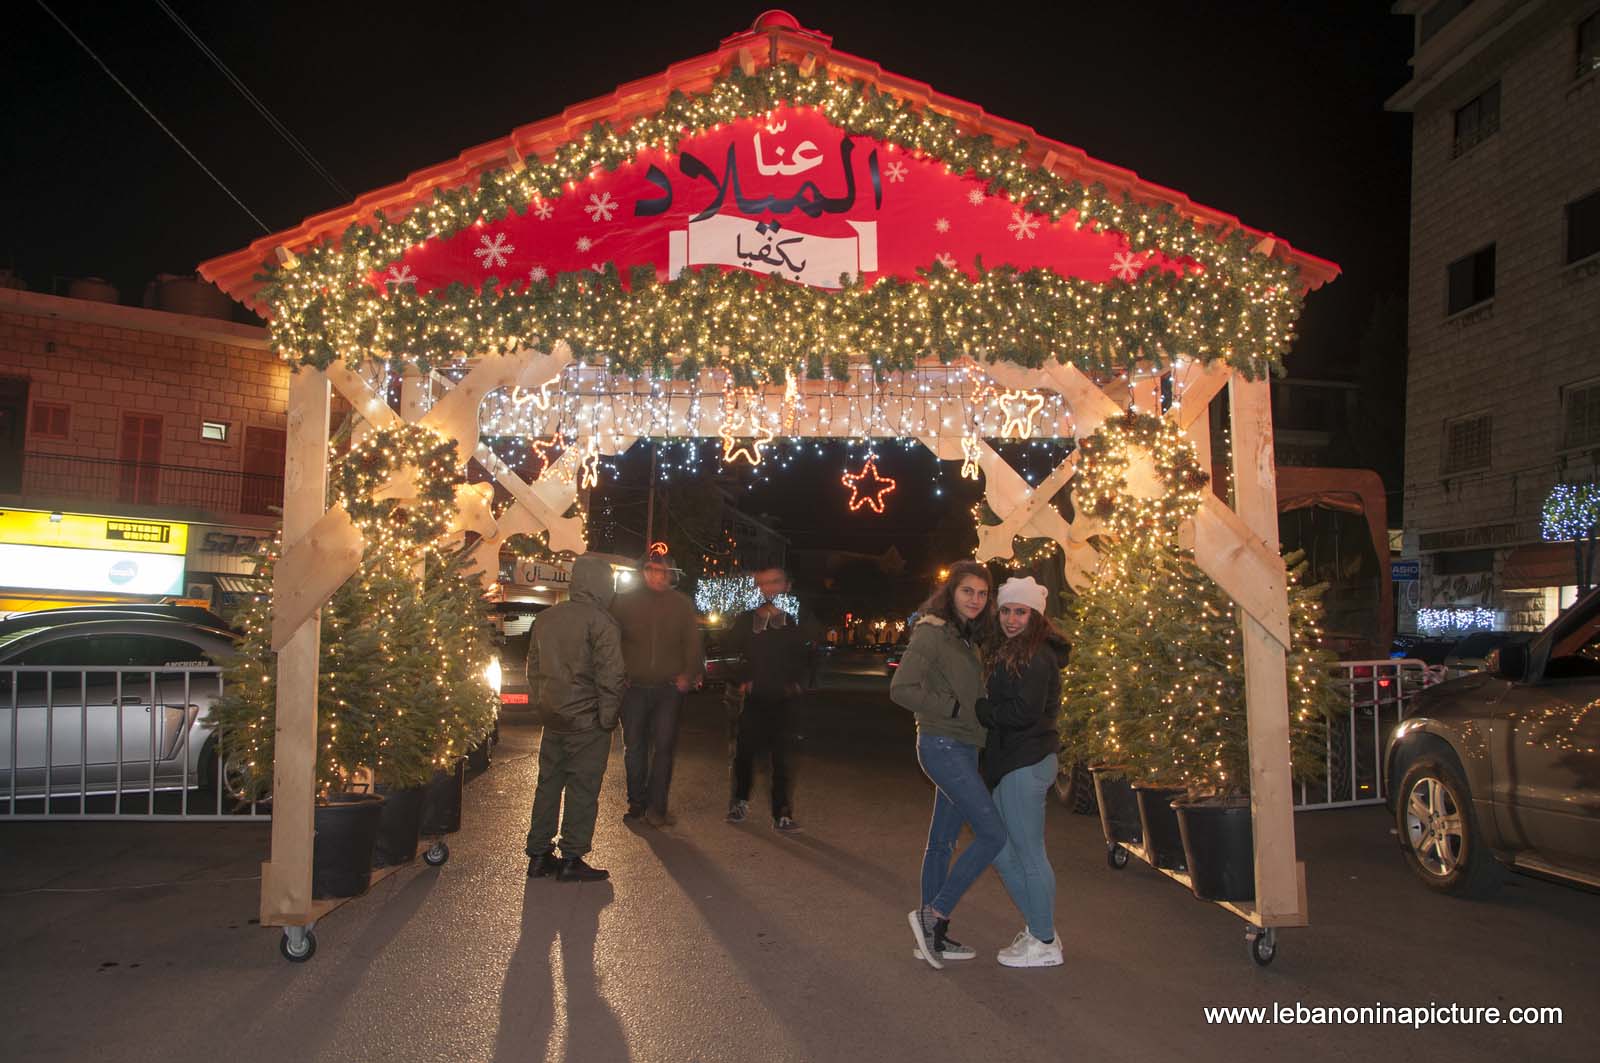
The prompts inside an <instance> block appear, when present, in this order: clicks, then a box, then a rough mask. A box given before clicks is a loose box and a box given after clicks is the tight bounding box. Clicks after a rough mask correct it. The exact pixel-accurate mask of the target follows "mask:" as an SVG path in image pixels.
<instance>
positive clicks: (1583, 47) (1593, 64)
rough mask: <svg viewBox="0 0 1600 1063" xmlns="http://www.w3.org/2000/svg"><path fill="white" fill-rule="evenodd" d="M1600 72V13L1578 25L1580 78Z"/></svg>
mask: <svg viewBox="0 0 1600 1063" xmlns="http://www.w3.org/2000/svg"><path fill="white" fill-rule="evenodd" d="M1596 70H1600V11H1597V12H1595V13H1594V14H1592V15H1590V16H1589V17H1588V18H1586V19H1584V20H1583V21H1582V22H1580V23H1578V77H1583V76H1584V75H1585V74H1592V73H1594V72H1595V71H1596Z"/></svg>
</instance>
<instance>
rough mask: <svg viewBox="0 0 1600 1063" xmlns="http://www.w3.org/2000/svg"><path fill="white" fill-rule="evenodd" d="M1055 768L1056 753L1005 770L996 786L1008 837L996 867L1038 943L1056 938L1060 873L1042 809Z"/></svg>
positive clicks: (995, 791) (997, 799)
mask: <svg viewBox="0 0 1600 1063" xmlns="http://www.w3.org/2000/svg"><path fill="white" fill-rule="evenodd" d="M1057 770H1058V765H1057V758H1056V755H1055V754H1054V753H1052V754H1050V755H1049V756H1048V757H1045V758H1044V759H1043V760H1041V761H1039V763H1037V764H1033V765H1030V766H1028V767H1026V768H1017V769H1016V770H1015V771H1008V772H1006V775H1005V778H1003V779H1001V780H1000V785H999V786H996V787H995V788H994V803H995V806H996V807H997V808H999V809H1000V816H1001V818H1002V819H1004V820H1005V823H1006V833H1007V835H1008V836H1009V837H1008V840H1007V841H1006V847H1005V848H1004V849H1002V850H1001V851H1000V855H999V856H997V857H995V858H994V869H995V870H996V871H998V872H1000V879H1001V881H1002V882H1004V883H1005V884H1006V892H1007V893H1009V894H1011V902H1012V903H1013V904H1015V905H1016V906H1017V909H1018V910H1019V911H1020V912H1022V917H1023V918H1024V919H1026V920H1027V921H1028V933H1030V934H1032V935H1033V936H1034V937H1036V938H1038V939H1039V940H1040V941H1049V940H1050V939H1051V938H1053V937H1055V936H1056V921H1055V912H1056V872H1055V869H1054V868H1052V867H1051V866H1050V858H1049V857H1048V856H1047V855H1045V851H1044V806H1045V796H1046V794H1047V793H1048V792H1049V790H1050V787H1051V786H1052V785H1053V784H1054V783H1055V781H1056V772H1057Z"/></svg>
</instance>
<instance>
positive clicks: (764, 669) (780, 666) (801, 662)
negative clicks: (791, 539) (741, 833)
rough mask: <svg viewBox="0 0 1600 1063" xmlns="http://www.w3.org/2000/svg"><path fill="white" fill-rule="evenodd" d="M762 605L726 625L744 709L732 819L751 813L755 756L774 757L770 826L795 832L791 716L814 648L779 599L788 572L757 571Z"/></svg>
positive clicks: (807, 628) (736, 746)
mask: <svg viewBox="0 0 1600 1063" xmlns="http://www.w3.org/2000/svg"><path fill="white" fill-rule="evenodd" d="M755 581H756V589H757V590H759V591H760V592H761V599H762V601H761V604H760V605H759V606H757V607H756V608H754V609H751V610H750V611H749V612H746V613H741V614H740V615H739V616H738V617H737V618H736V619H735V620H734V621H733V623H732V624H731V625H729V628H728V642H727V646H728V649H729V651H730V653H731V654H732V655H733V656H735V657H737V658H738V659H739V662H740V663H739V666H738V669H739V670H738V672H737V678H738V679H739V681H740V682H739V689H740V692H741V693H742V694H743V695H744V703H743V708H742V710H741V711H740V712H739V715H738V716H737V717H736V718H735V720H734V725H733V731H734V734H733V764H732V768H731V775H732V777H733V778H732V782H733V799H732V801H731V802H730V804H729V806H728V822H729V823H743V822H744V820H745V819H746V818H747V817H748V816H749V815H750V787H751V783H752V781H753V776H754V770H753V769H754V766H755V759H756V756H757V755H758V754H760V753H763V752H765V753H768V754H770V756H771V759H772V825H773V826H774V827H775V828H777V829H778V830H780V831H784V832H790V831H797V830H799V829H800V827H799V826H798V825H797V824H796V823H795V821H794V816H793V809H792V808H791V807H790V804H789V797H790V779H789V753H788V733H789V717H790V713H791V710H792V707H793V703H794V699H795V698H796V697H798V696H799V694H800V690H801V684H802V683H803V681H804V680H805V675H806V662H807V656H808V654H809V653H810V651H811V646H810V643H811V642H812V638H813V636H812V633H811V625H810V624H809V623H805V624H802V623H801V622H800V621H799V620H797V619H796V618H795V617H793V616H790V615H789V614H788V613H786V612H784V611H783V609H782V608H781V607H779V605H778V604H777V599H778V597H779V596H780V595H783V594H787V593H788V591H789V576H788V573H786V572H785V571H784V570H783V569H782V568H781V567H779V566H777V565H768V566H766V567H763V568H760V569H758V570H757V571H756V573H755Z"/></svg>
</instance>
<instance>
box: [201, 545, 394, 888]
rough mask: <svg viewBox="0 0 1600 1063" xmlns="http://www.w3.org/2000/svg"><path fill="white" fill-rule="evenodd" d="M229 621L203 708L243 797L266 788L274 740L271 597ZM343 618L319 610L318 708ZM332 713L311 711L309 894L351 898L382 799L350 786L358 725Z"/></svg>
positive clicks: (361, 877) (266, 572)
mask: <svg viewBox="0 0 1600 1063" xmlns="http://www.w3.org/2000/svg"><path fill="white" fill-rule="evenodd" d="M275 560H276V559H275V558H274V557H273V556H271V555H268V556H265V557H263V558H262V560H261V563H260V564H259V565H258V566H257V569H258V574H259V575H263V576H268V577H270V575H271V572H272V565H273V562H274V561H275ZM235 623H236V624H237V626H238V627H239V629H240V631H241V632H242V635H241V638H240V639H239V641H238V643H237V644H236V646H235V650H236V652H235V654H234V656H233V657H232V658H231V659H230V660H229V661H228V663H227V664H226V666H225V667H224V669H223V684H224V692H223V695H222V697H221V698H219V699H218V700H217V702H216V703H215V704H213V705H212V707H211V722H212V726H213V727H214V728H215V730H216V735H217V747H218V750H219V751H220V752H221V754H222V756H223V758H224V761H225V762H227V763H231V764H234V765H237V768H238V774H237V777H238V779H239V785H240V788H241V790H242V791H243V794H244V796H245V797H246V798H247V799H249V800H252V801H254V800H258V799H261V798H264V797H267V796H268V795H269V794H270V793H271V790H272V768H273V757H274V737H275V732H276V727H277V666H276V659H275V655H274V653H273V652H272V605H271V596H270V595H267V594H259V595H255V596H253V597H252V598H251V599H250V601H248V602H246V603H245V605H244V607H243V608H242V609H240V610H239V613H238V614H237V616H236V617H235ZM343 634H344V618H342V617H341V616H340V615H339V614H338V611H337V610H326V611H325V612H324V626H323V632H322V647H323V649H322V662H321V668H320V672H321V679H320V680H319V690H318V695H317V699H318V702H319V704H320V705H323V706H326V705H329V704H330V703H332V702H333V701H334V700H335V699H336V698H337V687H336V683H337V679H336V677H335V673H334V672H333V670H332V668H331V664H332V662H331V661H330V660H329V651H330V648H331V647H333V646H337V645H339V644H340V641H341V638H342V636H343ZM343 722H344V721H343V720H342V719H341V717H340V715H339V714H337V713H334V712H330V711H326V710H324V711H321V712H319V713H318V714H317V761H316V787H317V802H316V809H315V812H314V817H315V831H316V834H315V838H316V840H315V842H314V845H313V849H312V870H311V891H312V896H314V897H354V896H358V895H359V894H361V893H364V892H366V889H367V887H368V885H369V884H370V883H371V877H372V852H373V846H374V844H375V842H376V839H377V834H378V825H379V820H380V817H381V815H382V809H383V799H382V798H381V797H378V796H377V795H375V794H370V793H359V792H357V791H356V789H355V787H356V784H357V780H358V778H359V776H360V774H361V770H360V769H361V766H362V764H363V763H364V762H365V760H366V759H367V753H366V750H365V749H364V748H363V745H362V742H363V741H364V737H363V736H362V735H361V733H360V731H359V729H353V728H348V727H344V728H342V727H341V724H342V723H343Z"/></svg>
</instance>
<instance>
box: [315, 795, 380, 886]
mask: <svg viewBox="0 0 1600 1063" xmlns="http://www.w3.org/2000/svg"><path fill="white" fill-rule="evenodd" d="M383 805H384V801H383V798H381V797H379V796H378V795H377V794H334V795H333V796H332V797H330V798H328V800H327V803H325V804H324V803H318V805H317V807H316V811H315V813H314V814H313V825H314V828H315V830H316V837H315V839H314V841H313V842H312V847H311V896H313V897H319V898H320V897H359V896H361V895H362V894H363V893H365V892H367V887H368V886H370V885H372V847H373V845H374V844H375V843H376V842H377V839H378V822H379V820H381V819H382V818H383Z"/></svg>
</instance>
